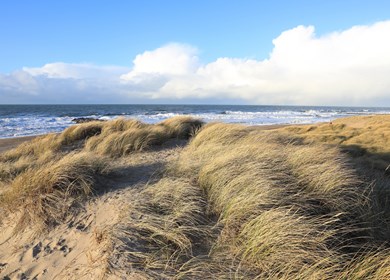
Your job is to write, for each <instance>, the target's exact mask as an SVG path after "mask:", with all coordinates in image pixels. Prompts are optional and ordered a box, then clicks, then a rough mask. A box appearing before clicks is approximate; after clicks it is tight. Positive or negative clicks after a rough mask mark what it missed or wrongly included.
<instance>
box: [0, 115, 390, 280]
mask: <svg viewBox="0 0 390 280" xmlns="http://www.w3.org/2000/svg"><path fill="white" fill-rule="evenodd" d="M389 120H390V119H389ZM386 122H387V117H384V116H380V117H378V118H371V117H361V118H353V119H341V120H338V121H335V122H333V123H332V124H319V125H311V126H296V127H292V126H291V127H287V128H282V129H278V130H272V131H260V130H257V129H254V128H250V127H245V126H241V125H232V124H220V123H211V124H207V125H203V123H202V122H201V121H199V120H196V119H192V118H189V117H176V118H173V119H169V120H166V121H163V122H160V123H158V124H154V125H151V124H144V123H141V122H139V121H135V120H126V119H123V118H121V119H116V120H113V121H107V122H104V123H96V124H95V123H91V124H85V125H82V126H76V127H73V128H72V127H71V128H68V129H67V130H66V131H64V132H63V133H62V134H60V135H57V136H55V135H52V136H47V137H46V138H45V137H44V138H41V139H40V140H37V141H36V142H32V143H29V144H26V145H25V146H23V147H22V146H21V147H19V148H18V149H16V150H13V151H9V152H7V153H5V154H3V155H1V158H0V163H1V164H2V165H0V167H1V168H0V171H1V172H0V176H3V177H4V178H8V179H7V180H4V182H8V183H9V186H8V188H5V189H4V191H3V192H2V193H1V194H0V208H1V207H2V209H5V210H6V211H7V212H9V213H15V212H20V219H19V224H20V225H27V224H32V223H33V224H40V225H42V227H43V228H45V227H46V228H49V227H51V226H53V225H56V224H58V223H61V222H62V221H64V219H66V217H67V215H69V214H70V213H72V211H77V207H76V206H77V204H78V203H79V202H80V201H82V200H83V199H84V198H85V197H87V196H89V195H90V194H91V193H92V192H93V190H94V189H97V188H99V185H100V184H101V182H102V176H103V175H104V174H106V173H105V170H106V168H107V165H108V164H110V162H114V161H116V160H117V158H118V157H125V156H126V157H128V159H129V160H130V159H131V158H132V156H133V153H135V152H142V151H145V150H147V149H149V148H152V147H154V146H159V145H163V144H164V143H166V142H167V141H170V140H171V139H189V138H191V137H193V138H192V139H191V140H190V142H189V144H188V145H187V146H186V147H185V148H184V150H183V151H182V152H181V153H180V155H179V156H178V158H177V160H175V161H173V162H170V163H169V164H168V166H166V168H165V172H163V173H162V174H161V175H159V177H158V178H157V179H156V178H155V180H153V182H150V183H147V184H145V185H142V186H138V187H135V188H134V189H132V190H131V195H129V201H128V203H127V205H126V207H125V208H124V209H122V210H123V211H122V216H121V218H120V221H119V222H118V224H116V225H115V226H114V227H113V228H111V229H110V230H109V231H107V232H105V233H104V234H103V233H101V234H99V233H97V234H96V240H98V241H99V240H100V241H99V242H100V243H101V244H103V245H102V246H103V247H104V248H102V250H101V258H102V259H104V260H105V262H106V263H105V264H104V265H105V266H107V269H106V270H105V271H106V274H107V275H105V276H107V277H113V278H115V277H119V278H120V277H122V278H126V277H127V278H131V277H132V278H134V279H340V280H341V279H343V280H344V279H388V278H389V275H390V261H389V260H390V258H389V256H390V255H389V249H390V247H389V241H390V214H389V213H390V207H389V206H390V204H389V202H390V191H389V188H388V186H389V183H390V179H389V178H388V173H387V171H386V170H385V169H384V168H383V167H384V166H385V165H375V166H374V165H370V164H373V162H374V160H378V159H380V160H383V161H384V162H385V163H386V160H387V159H388V158H387V156H388V154H387V153H388V152H390V151H389V146H388V140H387V133H388V132H387V131H390V130H389V129H388V128H387V124H386ZM64 139H66V140H64ZM375 139H378V141H375ZM44 146H46V147H48V148H47V149H44V148H43V147H44ZM359 149H360V150H359ZM126 159H127V158H126ZM31 161H35V162H36V163H34V164H32V163H30V162H31ZM37 162H39V163H37ZM382 163H383V162H382ZM365 166H368V167H369V168H365ZM373 166H374V167H373ZM371 167H373V168H371ZM7 168H8V169H7ZM1 174H5V175H1ZM112 174H115V173H112ZM103 235H104V237H103ZM103 239H104V240H105V241H104V242H102V241H101V240H103ZM99 242H98V243H99Z"/></svg>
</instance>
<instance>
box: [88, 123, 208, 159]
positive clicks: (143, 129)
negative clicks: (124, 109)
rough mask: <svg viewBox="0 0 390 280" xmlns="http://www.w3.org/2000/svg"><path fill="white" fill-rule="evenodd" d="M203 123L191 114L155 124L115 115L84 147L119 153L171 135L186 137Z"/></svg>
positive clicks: (114, 154)
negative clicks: (114, 118)
mask: <svg viewBox="0 0 390 280" xmlns="http://www.w3.org/2000/svg"><path fill="white" fill-rule="evenodd" d="M202 124H203V123H202V122H201V121H199V120H197V119H193V118H190V117H175V118H171V119H168V120H165V121H163V122H161V123H158V124H155V125H147V124H143V123H140V122H139V121H136V120H125V119H117V120H114V121H109V122H106V123H105V125H104V127H103V132H102V134H101V135H98V136H95V137H91V138H90V139H89V140H88V141H87V143H86V145H85V147H86V149H87V150H89V151H94V152H96V153H98V154H101V155H109V156H112V157H120V156H124V155H128V154H130V153H132V152H137V151H143V150H145V149H147V148H149V147H151V146H155V145H161V144H163V143H164V142H166V141H167V140H169V139H172V138H182V139H188V138H189V137H191V136H192V135H193V134H194V133H195V132H196V131H197V130H198V129H199V128H200V127H201V126H202Z"/></svg>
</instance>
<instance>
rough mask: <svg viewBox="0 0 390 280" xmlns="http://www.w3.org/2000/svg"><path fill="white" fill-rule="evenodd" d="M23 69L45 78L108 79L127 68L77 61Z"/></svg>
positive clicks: (127, 69)
mask: <svg viewBox="0 0 390 280" xmlns="http://www.w3.org/2000/svg"><path fill="white" fill-rule="evenodd" d="M23 71H24V72H27V73H29V74H30V75H32V76H45V77H47V78H60V79H98V78H99V79H101V78H104V79H108V78H113V77H115V78H117V77H118V76H119V75H121V74H123V73H124V72H126V71H129V68H125V67H119V66H97V65H93V64H86V63H84V64H77V63H63V62H56V63H48V64H45V65H44V66H43V67H37V68H29V67H23Z"/></svg>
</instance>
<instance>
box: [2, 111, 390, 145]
mask: <svg viewBox="0 0 390 280" xmlns="http://www.w3.org/2000/svg"><path fill="white" fill-rule="evenodd" d="M368 114H390V108H372V107H370V108H364V107H307V106H250V105H248V106H244V105H0V138H7V137H17V136H27V135H39V134H44V133H48V132H60V131H62V130H63V129H65V128H66V127H68V126H70V125H72V124H74V122H72V120H73V119H74V118H80V117H91V118H97V119H104V120H109V119H113V118H116V117H118V116H123V117H126V118H135V119H139V120H141V121H144V122H147V123H156V122H159V121H161V120H164V119H167V118H170V117H173V116H177V115H191V116H194V117H196V118H200V119H202V120H204V121H206V122H212V121H218V122H227V123H241V124H247V125H269V124H310V123H318V122H329V121H331V120H334V119H336V118H340V117H345V116H351V115H368Z"/></svg>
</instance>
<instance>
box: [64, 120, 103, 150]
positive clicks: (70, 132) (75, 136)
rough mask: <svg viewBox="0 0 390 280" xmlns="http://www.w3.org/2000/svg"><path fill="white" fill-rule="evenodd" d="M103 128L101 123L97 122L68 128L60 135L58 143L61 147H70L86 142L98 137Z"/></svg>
mask: <svg viewBox="0 0 390 280" xmlns="http://www.w3.org/2000/svg"><path fill="white" fill-rule="evenodd" d="M103 127H104V124H103V122H98V121H95V122H88V123H83V124H78V125H73V126H70V127H68V128H67V129H65V130H64V131H63V132H62V133H61V134H60V137H59V142H60V143H61V144H62V145H71V144H74V143H75V142H77V141H80V140H86V139H88V138H90V137H92V136H95V135H99V134H100V133H101V132H102V128H103Z"/></svg>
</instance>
